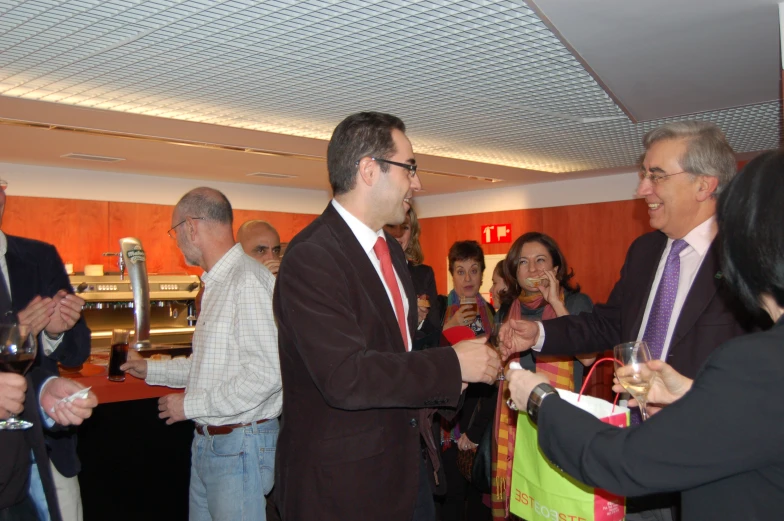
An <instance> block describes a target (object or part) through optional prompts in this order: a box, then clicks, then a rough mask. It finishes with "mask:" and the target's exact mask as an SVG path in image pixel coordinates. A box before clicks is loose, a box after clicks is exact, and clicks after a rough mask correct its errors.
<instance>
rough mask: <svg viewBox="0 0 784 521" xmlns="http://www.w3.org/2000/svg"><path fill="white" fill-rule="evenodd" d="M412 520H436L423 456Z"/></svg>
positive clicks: (420, 462)
mask: <svg viewBox="0 0 784 521" xmlns="http://www.w3.org/2000/svg"><path fill="white" fill-rule="evenodd" d="M0 521H2V520H0ZM411 521H436V508H435V505H434V504H433V491H432V489H431V488H430V480H429V479H428V477H427V467H426V465H425V460H423V459H421V458H420V460H419V488H418V490H417V500H416V505H414V516H413V517H412V518H411Z"/></svg>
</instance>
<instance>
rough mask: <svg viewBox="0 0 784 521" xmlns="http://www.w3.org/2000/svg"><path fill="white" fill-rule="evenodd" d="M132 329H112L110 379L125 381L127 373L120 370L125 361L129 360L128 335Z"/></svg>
mask: <svg viewBox="0 0 784 521" xmlns="http://www.w3.org/2000/svg"><path fill="white" fill-rule="evenodd" d="M129 336H130V331H128V330H127V329H114V330H112V348H111V352H110V353H109V377H108V378H109V381H110V382H124V381H125V373H124V372H123V371H122V370H120V366H122V365H123V364H124V363H125V362H127V361H128V337H129Z"/></svg>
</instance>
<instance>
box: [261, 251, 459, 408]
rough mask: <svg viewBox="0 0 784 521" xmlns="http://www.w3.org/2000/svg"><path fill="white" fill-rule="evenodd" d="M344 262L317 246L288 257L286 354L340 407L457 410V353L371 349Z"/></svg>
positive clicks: (281, 298) (283, 306)
mask: <svg viewBox="0 0 784 521" xmlns="http://www.w3.org/2000/svg"><path fill="white" fill-rule="evenodd" d="M341 262H343V263H345V262H346V261H345V259H343V260H342V261H341V260H338V259H336V258H334V257H333V255H332V254H331V253H330V252H328V251H326V250H325V249H324V248H321V247H320V246H318V245H315V244H312V243H300V244H298V245H297V246H296V247H295V248H293V249H291V250H289V251H287V252H286V263H285V265H284V267H283V269H282V270H281V272H280V275H279V277H278V281H277V287H276V289H275V298H276V299H277V300H278V302H277V304H276V312H277V313H278V317H277V318H278V321H279V328H280V329H281V331H283V332H284V333H285V335H286V336H288V337H289V338H290V339H293V342H287V343H281V349H288V348H292V346H293V349H295V350H296V351H297V353H296V355H297V356H298V357H299V358H301V359H302V361H303V363H304V364H305V370H307V371H308V373H309V375H310V378H311V379H312V381H313V382H314V384H315V385H316V386H317V388H318V389H319V391H320V392H321V394H322V395H323V396H324V399H325V401H326V402H327V403H328V404H329V405H330V406H332V407H335V408H338V409H344V410H362V409H372V408H381V407H411V408H426V407H435V406H448V407H455V406H457V404H458V401H459V398H460V390H461V376H460V365H459V362H458V359H457V355H456V353H455V351H454V350H453V349H451V348H432V349H425V350H422V351H411V352H400V353H393V352H388V351H386V350H383V349H377V348H376V346H373V345H369V339H367V338H365V335H364V333H363V327H362V325H361V324H359V322H358V319H357V316H356V312H355V310H354V309H353V304H352V301H351V295H350V289H349V281H348V280H347V278H346V275H345V270H347V269H350V266H348V267H347V266H344V265H341V264H340V263H341ZM352 290H353V291H362V288H353V289H352ZM379 320H380V316H379ZM365 327H367V325H365ZM374 336H375V338H378V337H379V336H380V335H379V334H378V333H376V334H375V335H374ZM281 356H285V353H284V352H282V353H281Z"/></svg>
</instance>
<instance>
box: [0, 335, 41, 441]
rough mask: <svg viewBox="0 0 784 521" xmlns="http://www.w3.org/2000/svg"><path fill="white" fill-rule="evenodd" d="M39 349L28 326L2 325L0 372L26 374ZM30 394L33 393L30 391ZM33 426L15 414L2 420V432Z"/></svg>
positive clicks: (0, 425)
mask: <svg viewBox="0 0 784 521" xmlns="http://www.w3.org/2000/svg"><path fill="white" fill-rule="evenodd" d="M36 349H37V345H36V341H35V336H34V335H33V330H32V328H31V327H30V326H27V325H16V324H2V325H0V371H2V372H4V373H16V374H21V375H23V374H25V373H26V372H27V370H28V369H30V366H31V365H33V361H34V360H35V352H36ZM28 392H32V391H30V390H28ZM32 426H33V424H32V423H30V422H29V421H26V420H20V419H19V418H18V417H17V416H16V415H15V414H12V415H11V416H9V418H8V419H7V420H0V430H9V431H15V430H24V429H29V428H30V427H32Z"/></svg>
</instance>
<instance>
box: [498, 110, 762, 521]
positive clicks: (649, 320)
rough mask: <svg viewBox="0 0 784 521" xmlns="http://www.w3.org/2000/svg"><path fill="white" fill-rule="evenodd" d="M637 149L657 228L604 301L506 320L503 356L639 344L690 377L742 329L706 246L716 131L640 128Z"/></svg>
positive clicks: (636, 511) (723, 159) (727, 169)
mask: <svg viewBox="0 0 784 521" xmlns="http://www.w3.org/2000/svg"><path fill="white" fill-rule="evenodd" d="M643 145H644V146H645V154H644V156H643V158H642V164H641V166H640V173H639V177H640V182H639V185H638V186H637V195H638V196H639V197H641V198H644V199H645V203H646V205H647V206H648V215H649V218H650V224H651V227H653V228H655V229H656V230H657V231H654V232H651V233H647V234H645V235H643V236H642V237H639V238H638V239H636V240H635V241H634V242H633V243H632V245H631V246H630V247H629V250H628V252H627V255H626V262H625V263H624V265H623V268H622V269H621V278H620V280H619V281H618V282H617V283H616V284H615V287H614V288H613V290H612V293H611V294H610V297H609V299H608V301H607V303H606V304H598V305H596V306H595V307H594V312H593V313H584V314H581V315H573V316H567V317H561V318H556V319H552V320H548V321H546V322H528V321H510V322H509V323H508V325H506V326H504V327H503V328H502V332H501V338H502V341H503V342H504V346H505V349H506V350H507V352H520V351H525V350H528V349H531V348H532V349H534V350H535V351H537V352H541V353H543V354H547V355H556V354H557V355H566V354H569V355H575V354H580V353H592V352H596V351H605V350H607V349H612V347H613V346H614V345H616V344H620V343H622V342H628V341H633V340H644V341H646V342H647V343H648V346H649V348H650V350H651V356H652V357H654V358H659V359H661V360H664V361H666V362H667V363H669V364H670V365H672V367H674V368H675V369H676V370H677V371H678V372H680V373H681V374H684V375H686V376H688V377H689V378H694V377H695V376H696V374H697V371H698V370H699V368H700V366H701V365H702V363H703V362H704V361H705V360H706V359H707V358H708V356H709V355H710V354H711V353H712V352H713V350H714V349H715V348H716V347H718V346H719V345H720V344H722V343H723V342H724V341H726V340H728V339H730V338H732V337H735V336H738V335H741V334H743V333H744V332H746V331H748V329H750V328H751V327H752V324H751V321H750V320H749V318H748V317H744V316H740V315H738V314H737V313H736V312H735V309H736V307H737V306H736V303H735V302H732V301H727V300H725V296H724V293H725V292H724V281H723V279H722V276H721V272H720V271H719V264H718V253H717V251H716V248H715V247H714V244H713V243H714V239H715V237H716V232H717V227H716V217H715V214H716V195H717V194H718V193H719V192H720V191H721V189H722V188H723V187H724V186H726V184H727V183H728V182H729V181H730V180H731V179H732V177H733V176H734V175H735V171H736V159H735V155H734V153H733V151H732V148H730V145H729V144H728V143H727V140H726V138H725V137H724V134H723V133H722V132H721V130H720V129H719V128H718V127H717V126H716V125H714V124H713V123H705V122H701V121H682V122H675V123H668V124H666V125H663V126H661V127H659V128H657V129H654V130H652V131H650V132H648V133H647V134H646V135H645V137H644V138H643ZM535 391H536V389H535ZM532 394H533V393H532ZM635 412H636V411H635ZM634 418H635V417H634V416H633V420H634ZM637 418H639V417H638V416H637ZM633 460H634V455H630V456H629V461H633ZM676 504H677V497H676V498H673V497H671V496H665V497H662V496H649V497H645V498H629V499H628V501H627V506H628V510H629V512H630V513H629V515H628V516H627V518H626V519H630V520H640V519H656V520H667V519H672V517H671V516H672V511H671V508H670V507H672V506H674V505H676Z"/></svg>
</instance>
